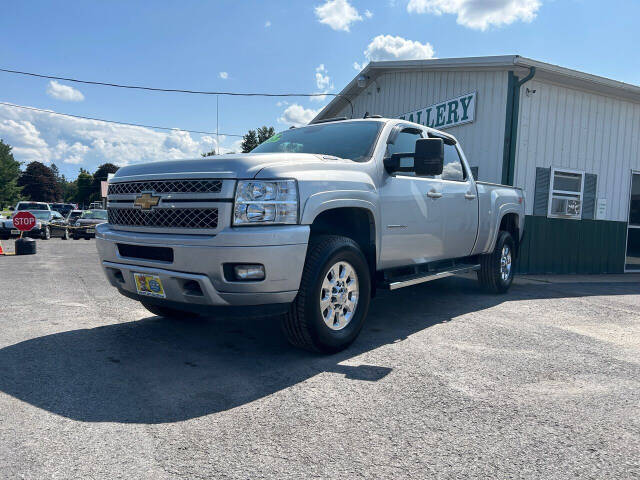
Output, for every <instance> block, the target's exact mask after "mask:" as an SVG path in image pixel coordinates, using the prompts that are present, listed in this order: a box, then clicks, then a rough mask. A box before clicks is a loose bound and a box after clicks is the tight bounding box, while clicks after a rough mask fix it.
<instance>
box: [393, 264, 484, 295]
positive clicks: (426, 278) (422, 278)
mask: <svg viewBox="0 0 640 480" xmlns="http://www.w3.org/2000/svg"><path fill="white" fill-rule="evenodd" d="M473 270H480V265H479V264H478V265H456V266H455V267H452V268H450V269H447V270H441V271H439V272H429V273H427V274H425V275H422V274H421V275H417V276H411V277H404V278H403V279H398V280H397V281H395V282H391V283H389V290H397V289H398V288H402V287H409V286H411V285H416V284H418V283H424V282H430V281H431V280H439V279H441V278H446V277H451V276H452V275H458V274H460V273H466V272H470V271H473Z"/></svg>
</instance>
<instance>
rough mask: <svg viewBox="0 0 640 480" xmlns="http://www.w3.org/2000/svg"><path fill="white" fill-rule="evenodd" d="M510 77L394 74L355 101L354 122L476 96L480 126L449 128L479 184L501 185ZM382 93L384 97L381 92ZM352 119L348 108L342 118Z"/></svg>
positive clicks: (464, 73) (468, 73) (483, 73)
mask: <svg viewBox="0 0 640 480" xmlns="http://www.w3.org/2000/svg"><path fill="white" fill-rule="evenodd" d="M507 83H508V73H507V72H506V71H431V72H428V71H424V72H392V73H386V74H384V75H381V76H379V77H378V78H377V79H376V81H375V82H372V83H371V85H370V86H369V87H367V89H366V90H364V91H363V92H362V93H361V94H360V95H358V96H357V97H356V98H355V99H353V100H352V102H353V106H354V117H355V118H361V117H362V116H363V115H364V114H365V112H369V113H370V114H372V115H376V114H377V115H382V116H385V117H391V118H394V117H399V116H400V115H402V114H403V113H407V112H410V111H412V110H417V109H419V108H422V107H426V106H429V105H433V104H435V103H438V102H442V101H445V100H448V99H450V98H454V97H457V96H460V95H463V94H465V93H470V92H473V91H476V92H478V96H477V98H476V112H475V120H474V121H473V122H472V123H468V124H465V125H460V126H458V127H453V128H448V129H447V130H446V131H447V132H449V133H451V134H452V135H455V137H456V138H457V139H458V140H459V141H460V143H461V145H462V148H463V150H464V151H465V153H466V155H467V159H468V160H469V163H470V165H472V166H478V167H479V179H480V180H484V181H489V182H500V181H501V179H502V152H503V146H504V122H505V111H506V101H507ZM377 87H380V92H377V91H376V88H377ZM341 115H344V116H347V117H349V116H350V115H351V109H350V108H349V107H348V106H347V107H346V108H345V109H344V110H342V111H341V112H340V113H339V114H338V116H341Z"/></svg>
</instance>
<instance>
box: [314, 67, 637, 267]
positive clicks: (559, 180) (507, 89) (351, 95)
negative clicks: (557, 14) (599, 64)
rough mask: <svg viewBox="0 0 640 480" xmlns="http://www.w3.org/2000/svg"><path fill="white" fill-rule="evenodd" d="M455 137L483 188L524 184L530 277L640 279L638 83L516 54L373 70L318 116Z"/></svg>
mask: <svg viewBox="0 0 640 480" xmlns="http://www.w3.org/2000/svg"><path fill="white" fill-rule="evenodd" d="M367 113H368V114H370V115H382V116H385V117H392V118H404V119H407V120H410V121H413V122H416V123H420V124H423V125H427V126H429V127H433V128H438V129H441V130H446V131H447V132H448V133H451V134H452V135H454V136H455V137H456V138H457V139H458V141H459V142H460V144H461V145H462V148H463V149H464V151H465V153H466V156H467V159H468V160H469V163H470V165H471V166H472V170H473V172H474V176H476V177H477V179H478V180H481V181H486V182H494V183H503V184H508V185H515V186H517V187H521V188H522V189H523V190H524V191H525V198H526V219H525V238H524V240H523V244H522V248H521V255H520V258H519V264H518V269H519V270H520V271H521V272H523V273H622V272H632V271H634V270H635V271H638V272H640V87H638V86H635V85H629V84H625V83H622V82H618V81H615V80H611V79H609V78H604V77H599V76H596V75H591V74H588V73H583V72H579V71H576V70H571V69H568V68H563V67H559V66H556V65H551V64H548V63H543V62H539V61H536V60H531V59H528V58H524V57H520V56H517V55H509V56H495V57H473V58H450V59H434V60H409V61H388V62H371V63H369V65H367V66H366V67H365V69H364V70H362V72H360V73H359V74H358V75H357V76H356V77H355V78H354V79H353V80H352V81H351V82H350V83H349V84H348V85H347V86H346V87H345V88H344V89H343V90H342V92H341V95H340V96H337V97H335V98H334V99H333V100H332V101H331V102H330V103H329V104H328V105H327V106H326V107H325V108H324V109H323V110H322V111H321V112H320V113H319V114H318V115H317V116H316V118H315V119H314V120H320V119H327V118H332V117H341V116H344V117H347V118H351V117H353V118H361V117H363V116H364V115H365V114H367Z"/></svg>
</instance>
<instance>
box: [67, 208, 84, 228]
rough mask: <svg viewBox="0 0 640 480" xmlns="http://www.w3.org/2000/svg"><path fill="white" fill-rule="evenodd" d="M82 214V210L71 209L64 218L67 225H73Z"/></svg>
mask: <svg viewBox="0 0 640 480" xmlns="http://www.w3.org/2000/svg"><path fill="white" fill-rule="evenodd" d="M81 215H82V210H71V211H70V212H69V213H68V214H67V218H66V219H65V221H66V223H67V225H75V223H76V220H78V219H79V218H80V216H81Z"/></svg>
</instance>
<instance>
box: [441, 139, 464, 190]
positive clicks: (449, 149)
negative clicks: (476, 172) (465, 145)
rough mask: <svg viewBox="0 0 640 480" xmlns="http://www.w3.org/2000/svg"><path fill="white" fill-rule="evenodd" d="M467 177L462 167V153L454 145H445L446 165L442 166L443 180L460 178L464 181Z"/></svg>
mask: <svg viewBox="0 0 640 480" xmlns="http://www.w3.org/2000/svg"><path fill="white" fill-rule="evenodd" d="M465 177H466V175H465V172H464V169H463V168H462V161H461V160H460V155H458V151H457V150H456V147H455V146H454V145H447V144H445V145H444V166H443V168H442V175H441V176H440V178H442V180H458V181H462V180H464V179H465Z"/></svg>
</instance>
